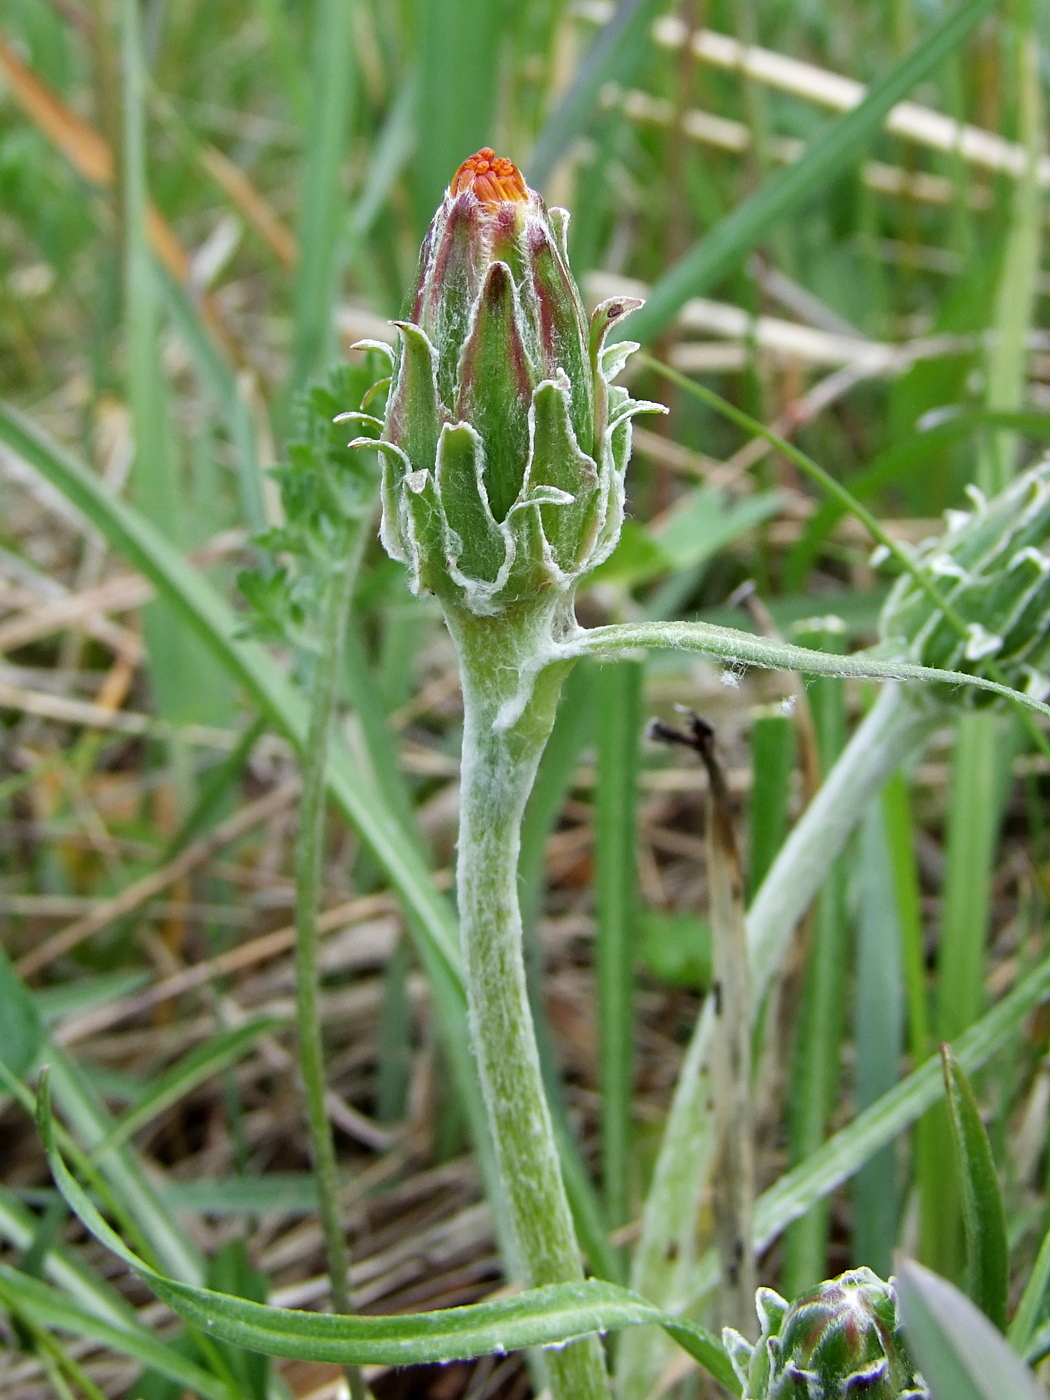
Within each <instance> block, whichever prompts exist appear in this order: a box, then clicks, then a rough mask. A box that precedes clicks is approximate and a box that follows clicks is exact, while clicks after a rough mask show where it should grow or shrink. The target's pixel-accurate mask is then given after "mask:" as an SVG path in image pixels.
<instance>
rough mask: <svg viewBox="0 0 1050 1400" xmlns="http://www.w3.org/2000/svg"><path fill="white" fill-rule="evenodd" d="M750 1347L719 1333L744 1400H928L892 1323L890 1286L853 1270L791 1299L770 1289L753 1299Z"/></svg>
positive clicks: (731, 1334) (893, 1300)
mask: <svg viewBox="0 0 1050 1400" xmlns="http://www.w3.org/2000/svg"><path fill="white" fill-rule="evenodd" d="M755 1305H756V1307H757V1309H758V1317H759V1321H760V1322H761V1324H762V1335H761V1336H760V1337H759V1339H758V1341H757V1343H756V1344H755V1346H754V1347H752V1346H751V1345H750V1343H749V1342H747V1341H746V1340H745V1339H744V1338H743V1337H742V1336H741V1335H740V1333H739V1332H735V1331H734V1330H733V1329H732V1328H731V1327H727V1328H726V1329H725V1331H724V1333H723V1337H724V1339H725V1344H726V1349H727V1350H728V1352H729V1355H730V1358H731V1360H732V1362H733V1367H734V1369H735V1370H736V1373H737V1375H738V1376H739V1377H740V1380H741V1382H742V1383H743V1387H744V1400H928V1396H929V1392H928V1391H927V1389H926V1386H925V1384H924V1383H923V1380H922V1377H921V1376H919V1375H918V1374H917V1373H916V1372H915V1370H914V1369H913V1367H912V1365H911V1362H910V1361H909V1360H908V1356H907V1352H906V1351H905V1349H904V1343H903V1340H902V1337H901V1332H900V1325H899V1323H898V1320H897V1298H896V1295H895V1293H894V1291H893V1286H892V1284H891V1283H883V1281H882V1280H881V1279H880V1278H878V1277H877V1276H876V1275H875V1274H873V1273H872V1271H871V1270H870V1269H852V1270H851V1271H850V1272H849V1273H845V1274H842V1275H841V1276H840V1277H839V1278H836V1279H831V1280H830V1281H829V1282H827V1283H821V1284H818V1285H817V1287H816V1288H813V1289H811V1290H810V1291H809V1292H808V1293H803V1295H802V1296H801V1298H798V1299H796V1301H795V1302H794V1303H791V1304H788V1303H787V1301H786V1300H785V1299H783V1298H781V1296H780V1294H779V1293H774V1291H773V1290H772V1289H771V1288H760V1289H759V1290H758V1293H757V1294H756V1297H755Z"/></svg>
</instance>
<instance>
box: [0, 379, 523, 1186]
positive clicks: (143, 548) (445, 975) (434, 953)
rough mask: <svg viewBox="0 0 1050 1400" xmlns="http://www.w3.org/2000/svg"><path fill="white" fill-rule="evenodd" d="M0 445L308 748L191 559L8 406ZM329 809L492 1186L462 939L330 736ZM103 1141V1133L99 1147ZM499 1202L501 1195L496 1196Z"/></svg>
mask: <svg viewBox="0 0 1050 1400" xmlns="http://www.w3.org/2000/svg"><path fill="white" fill-rule="evenodd" d="M0 441H3V442H5V443H7V445H8V446H9V447H10V448H11V449H12V450H13V451H15V452H16V453H17V454H18V455H19V456H20V457H21V458H22V459H23V460H24V461H26V462H27V463H29V464H30V465H31V466H33V467H34V468H35V469H36V470H37V471H39V472H40V474H41V475H42V476H43V477H44V478H45V479H46V480H48V481H50V482H51V484H52V485H53V486H55V487H56V488H57V489H58V490H59V491H61V492H62V494H63V495H64V496H65V497H66V498H67V499H68V500H69V501H70V502H71V504H73V505H74V506H75V507H76V508H77V509H78V510H80V511H81V512H82V513H83V514H84V516H85V517H86V518H87V519H88V520H90V521H91V523H92V524H93V525H94V526H95V527H96V528H97V529H98V530H99V531H100V532H101V533H102V534H103V535H104V536H105V538H106V539H107V540H108V541H109V543H110V545H111V546H112V547H113V548H114V549H116V550H117V551H118V552H119V553H120V554H122V555H123V556H124V558H125V559H126V560H127V561H128V562H129V563H130V564H132V565H133V566H134V567H136V568H138V569H140V570H141V571H142V573H143V574H144V575H145V576H146V577H147V578H148V579H149V580H150V582H151V583H153V585H154V586H155V587H156V588H157V590H158V592H160V593H161V594H163V595H164V596H165V597H166V598H167V599H168V600H169V601H170V602H171V603H172V605H173V607H174V608H175V609H176V611H177V612H178V614H179V616H180V617H182V618H184V619H185V620H186V622H188V623H189V625H190V626H191V627H192V628H193V629H194V630H195V631H196V632H197V633H198V635H199V636H200V637H202V638H203V640H204V641H205V643H206V644H207V645H208V647H209V648H210V649H211V651H212V652H213V653H214V654H215V655H216V656H217V657H218V659H219V660H220V661H221V662H222V664H223V665H224V666H225V668H226V669H227V671H228V672H229V673H230V674H231V675H232V676H234V677H236V678H237V680H239V681H240V682H241V684H242V685H244V686H245V688H246V689H247V690H248V691H249V692H250V694H251V695H252V697H253V698H254V700H255V702H256V704H258V705H259V707H260V709H262V710H263V712H264V713H265V714H267V715H268V716H269V718H270V719H271V721H272V722H273V724H274V726H275V728H277V729H278V730H279V732H281V733H282V734H284V735H285V736H286V737H287V738H288V739H289V740H290V741H291V742H292V743H293V744H295V745H296V746H297V747H298V748H302V745H303V744H304V743H305V742H306V732H307V720H308V712H307V703H306V699H305V697H304V696H303V695H302V694H301V692H300V691H298V690H297V689H296V687H295V686H294V685H293V684H292V683H291V682H290V681H289V680H288V678H287V677H286V676H285V674H284V673H283V672H282V671H281V669H280V667H279V666H278V665H277V664H276V662H275V661H274V660H273V659H272V658H271V657H270V656H269V654H268V653H267V652H266V651H265V650H264V648H263V647H261V646H260V645H259V644H258V643H256V642H252V641H248V640H245V639H244V638H243V637H242V636H241V628H240V624H239V620H238V617H237V615H236V614H235V613H234V611H233V609H232V608H231V607H230V606H229V604H228V603H226V601H225V600H224V599H223V598H222V597H221V596H220V595H219V594H218V592H217V591H216V590H215V589H214V588H213V587H212V586H211V584H210V583H209V582H208V581H207V579H205V578H204V577H203V575H202V574H200V573H199V571H198V570H196V569H194V568H193V567H192V565H190V564H189V563H188V561H187V560H186V558H185V556H184V555H183V554H182V553H181V552H180V551H179V550H178V549H176V548H175V546H174V545H172V544H171V543H170V541H168V540H166V539H165V538H164V536H163V535H162V534H161V533H160V532H159V531H158V530H157V529H156V528H155V527H154V526H153V525H151V524H150V522H149V521H148V520H146V519H145V518H144V517H143V516H142V515H141V514H140V513H139V512H138V511H136V510H135V509H134V508H133V507H131V506H129V505H127V504H126V503H125V502H123V501H121V500H119V499H118V498H117V497H116V496H114V495H113V493H112V492H110V491H109V490H107V489H106V487H105V485H104V484H103V483H102V482H101V481H100V480H99V479H98V477H97V476H95V475H94V473H92V472H91V471H89V470H88V469H87V467H85V466H84V464H83V463H82V462H80V461H79V460H78V459H77V458H75V457H73V456H72V455H71V454H70V453H69V452H67V451H66V450H65V449H64V448H62V447H60V446H59V445H58V444H57V443H56V442H54V441H53V440H51V439H50V438H48V437H47V436H46V435H45V434H44V433H43V432H41V430H40V429H39V428H37V427H36V426H35V425H34V424H32V423H30V422H29V420H28V419H26V418H25V417H23V415H22V414H20V413H19V412H18V410H17V409H15V408H12V407H11V406H10V405H9V404H4V403H0ZM326 781H327V784H328V791H329V794H330V796H331V798H332V800H333V801H334V802H335V803H336V805H337V806H338V807H339V808H340V810H341V811H342V812H343V814H344V815H345V816H346V818H347V820H348V821H350V822H351V823H352V824H353V825H354V827H355V828H356V829H357V831H358V832H359V833H360V835H361V837H362V839H363V840H364V841H365V843H366V844H367V845H368V847H369V848H370V850H371V851H372V854H373V855H374V856H375V857H376V859H377V860H378V861H379V863H380V864H381V865H382V866H383V868H384V869H385V870H386V872H387V875H388V877H389V879H390V882H391V884H392V885H393V886H394V888H395V889H396V891H397V893H398V896H399V898H400V900H401V903H402V906H403V908H404V910H405V913H406V916H407V918H408V921H409V926H410V928H411V930H412V932H413V934H414V936H415V938H416V941H417V946H418V948H419V952H420V958H421V960H422V962H423V965H424V968H425V970H426V972H427V976H428V978H429V980H430V984H431V986H432V988H433V990H434V997H435V1005H436V1007H437V1011H438V1015H439V1017H440V1024H441V1026H442V1030H443V1033H444V1036H445V1041H446V1046H447V1049H448V1053H449V1059H450V1061H451V1064H452V1068H453V1072H454V1075H455V1079H456V1086H457V1090H458V1092H459V1094H460V1096H461V1099H462V1102H463V1104H464V1106H465V1108H466V1110H467V1112H468V1114H469V1116H470V1121H471V1125H472V1128H473V1132H474V1141H475V1146H476V1148H477V1149H478V1151H479V1154H480V1161H481V1165H482V1171H483V1174H484V1175H485V1178H486V1181H487V1182H488V1183H489V1186H490V1187H491V1188H492V1190H493V1192H494V1191H495V1186H494V1182H495V1175H494V1171H495V1168H494V1163H493V1158H492V1150H491V1144H490V1139H489V1137H488V1132H487V1128H486V1126H485V1117H484V1111H483V1109H482V1105H481V1093H480V1089H479V1087H478V1083H477V1077H476V1072H475V1069H474V1063H473V1059H472V1056H471V1050H470V1044H469V1032H468V1027H467V1015H466V997H465V993H464V990H463V980H462V972H461V962H460V952H459V942H458V932H457V928H456V924H455V920H454V919H453V917H452V911H451V909H450V907H449V905H448V902H447V901H446V900H445V899H443V898H442V897H441V895H439V894H438V892H437V890H436V889H435V887H434V882H433V878H432V875H431V872H430V871H429V869H428V868H427V866H426V864H425V863H424V861H423V859H422V858H421V857H420V855H419V853H418V843H417V842H416V840H415V839H414V837H412V836H409V835H406V833H405V831H404V829H403V827H402V825H401V823H400V822H399V821H398V820H397V819H396V817H395V815H394V814H393V813H392V812H391V811H390V809H389V807H388V806H387V804H386V803H385V802H384V801H383V798H382V795H381V794H380V793H379V792H378V791H377V790H376V789H375V788H374V787H372V786H371V785H370V784H368V783H367V782H366V781H365V780H364V779H363V778H362V776H361V774H360V773H359V771H358V770H357V768H356V767H355V765H354V762H353V759H352V758H351V756H350V753H349V750H348V748H347V746H346V744H345V742H344V741H343V740H342V739H341V737H340V736H339V735H338V734H336V735H333V738H332V741H331V749H330V754H329V762H328V766H327V770H326ZM101 1136H102V1133H96V1134H95V1136H94V1138H93V1141H97V1140H98V1138H99V1137H101ZM493 1199H496V1196H495V1195H493Z"/></svg>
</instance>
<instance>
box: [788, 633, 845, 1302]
mask: <svg viewBox="0 0 1050 1400" xmlns="http://www.w3.org/2000/svg"><path fill="white" fill-rule="evenodd" d="M832 622H834V623H835V625H834V626H833V625H831V624H832ZM796 635H797V637H798V640H799V642H800V643H801V644H802V645H805V646H809V647H815V648H817V649H818V650H820V651H828V652H832V651H836V652H841V650H842V648H843V644H844V640H845V639H844V636H843V629H842V626H841V624H838V622H837V619H827V620H826V621H825V622H824V623H809V624H803V625H802V626H801V627H799V628H798V629H797V633H796ZM809 704H810V708H811V710H812V713H813V722H814V728H815V730H816V736H817V748H818V751H819V754H820V764H821V768H822V769H823V771H824V773H825V774H826V773H828V772H829V771H830V769H831V767H832V765H833V764H834V762H835V759H836V758H837V757H838V755H839V753H841V751H842V748H843V745H844V743H845V733H846V704H845V696H844V694H843V688H842V682H841V681H835V680H831V679H828V678H824V677H821V679H819V680H817V681H815V682H813V684H812V686H811V687H810V690H809ZM848 938H849V924H848V921H847V918H846V856H845V855H843V856H840V857H839V859H838V860H837V861H836V863H835V864H834V865H833V866H832V868H831V870H830V871H829V872H828V875H827V878H826V879H825V881H824V884H823V887H822V889H821V892H820V895H819V897H818V899H817V901H816V904H815V905H814V908H813V913H812V917H811V924H810V929H809V951H808V956H807V959H806V980H805V985H804V987H803V990H802V1000H801V1003H800V1006H799V1014H798V1025H797V1030H796V1036H795V1055H794V1062H793V1065H792V1072H791V1081H790V1082H791V1093H790V1098H789V1104H788V1113H789V1132H790V1140H791V1155H792V1159H793V1161H795V1162H798V1161H802V1160H804V1159H805V1158H806V1157H808V1156H809V1155H810V1153H812V1152H814V1151H815V1150H816V1149H817V1148H818V1147H819V1146H820V1144H821V1142H823V1140H824V1133H825V1129H826V1125H827V1121H828V1117H829V1115H830V1113H831V1111H832V1109H833V1106H834V1104H835V1100H836V1097H837V1093H838V1085H839V1079H840V1077H841V1072H842V1063H841V1051H842V1036H843V1031H844V1029H845V1013H846V963H847V957H848ZM829 1224H830V1222H829V1214H828V1208H827V1206H826V1204H825V1203H824V1202H819V1203H817V1204H816V1205H815V1207H814V1209H813V1210H811V1211H810V1212H809V1213H808V1214H807V1215H806V1217H805V1219H803V1220H800V1221H798V1222H797V1224H795V1225H794V1226H793V1227H792V1229H791V1230H790V1231H789V1232H788V1236H787V1239H786V1240H785V1242H784V1247H785V1253H784V1287H785V1290H786V1293H787V1296H788V1297H789V1298H794V1297H796V1296H797V1295H798V1294H800V1293H802V1292H804V1291H805V1290H806V1289H807V1288H812V1287H813V1286H814V1284H816V1283H818V1282H819V1281H820V1280H821V1279H822V1278H824V1276H825V1274H826V1272H827V1270H826V1267H825V1266H826V1264H827V1250H828V1232H829Z"/></svg>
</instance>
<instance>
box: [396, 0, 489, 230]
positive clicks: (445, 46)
mask: <svg viewBox="0 0 1050 1400" xmlns="http://www.w3.org/2000/svg"><path fill="white" fill-rule="evenodd" d="M501 28H502V26H501V22H500V7H499V5H494V4H493V3H492V0H424V3H423V4H422V5H421V6H420V7H419V33H418V41H417V42H418V54H419V59H418V63H419V78H418V82H419V100H418V101H417V103H416V105H415V119H416V142H415V148H416V157H417V165H416V178H415V209H416V221H417V223H418V225H419V229H420V231H421V232H422V230H423V229H425V228H426V226H427V225H428V224H429V222H430V218H431V215H432V214H433V212H434V209H435V208H436V207H437V205H438V204H440V203H441V197H442V195H443V194H444V191H445V187H446V185H447V184H448V183H449V181H450V180H451V179H452V176H453V175H454V174H455V172H456V169H457V167H458V166H459V165H460V164H461V163H462V162H463V161H464V160H466V158H467V157H468V156H469V155H471V154H472V153H473V152H474V151H476V150H478V149H479V147H481V146H484V145H492V144H493V142H494V140H495V133H494V131H493V122H494V114H495V108H496V93H497V79H498V75H499V70H500V63H499V52H500V33H501ZM464 74H469V75H470V98H469V101H466V100H464V89H463V79H464Z"/></svg>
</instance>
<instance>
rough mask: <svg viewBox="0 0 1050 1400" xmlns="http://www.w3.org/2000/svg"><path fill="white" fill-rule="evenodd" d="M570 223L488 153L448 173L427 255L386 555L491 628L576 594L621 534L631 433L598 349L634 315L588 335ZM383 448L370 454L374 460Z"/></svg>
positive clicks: (623, 308) (400, 414)
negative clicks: (515, 607)
mask: <svg viewBox="0 0 1050 1400" xmlns="http://www.w3.org/2000/svg"><path fill="white" fill-rule="evenodd" d="M567 224H568V215H567V214H566V213H565V211H564V210H561V209H551V210H548V209H547V207H546V206H545V204H544V203H543V200H542V199H541V198H540V196H539V195H538V194H537V193H536V192H535V190H530V189H529V188H528V186H527V185H526V183H525V181H524V179H523V178H522V175H521V172H520V171H519V170H518V169H517V167H516V166H515V165H514V164H513V163H512V162H511V161H509V160H507V159H506V158H504V157H499V156H497V155H496V154H495V153H494V152H493V151H491V150H490V149H488V148H485V149H484V150H481V151H479V152H478V153H477V154H476V155H474V156H471V157H470V159H469V160H466V161H464V163H463V164H462V165H461V166H460V168H459V169H458V170H457V171H456V173H455V175H454V176H453V178H452V182H451V184H450V185H449V188H448V191H447V193H446V195H445V198H444V200H443V201H442V204H441V207H440V208H439V209H438V211H437V213H436V214H435V215H434V219H433V222H432V223H431V225H430V229H429V231H428V233H427V236H426V239H425V241H424V243H423V248H422V252H421V254H420V262H419V275H418V281H417V285H416V291H415V295H414V298H413V301H412V306H411V313H410V316H409V318H408V319H406V320H403V321H398V322H396V323H395V324H396V325H397V327H398V330H399V332H400V344H399V346H398V349H397V352H396V354H395V356H394V363H393V368H392V382H391V390H390V396H389V402H388V407H387V414H386V422H385V424H384V428H383V441H382V443H381V444H380V449H381V451H382V452H383V454H384V463H383V527H382V537H383V543H384V544H385V546H386V548H387V550H388V551H389V553H390V554H392V555H393V556H394V557H395V558H397V559H401V560H403V561H404V562H405V563H406V564H407V565H408V567H409V570H410V572H411V576H412V582H413V586H414V588H415V589H416V590H422V589H427V590H430V591H431V592H434V593H436V594H438V596H439V597H440V598H441V599H442V601H443V602H444V603H445V604H446V605H452V606H457V607H463V608H466V609H468V610H469V611H470V612H473V613H476V614H492V613H497V612H500V611H502V610H503V609H504V608H506V607H507V606H509V605H511V604H514V603H517V602H521V601H525V600H528V599H530V598H534V597H540V596H541V595H544V594H547V595H549V594H550V591H551V590H557V591H558V592H559V593H562V594H568V595H571V593H572V590H573V589H574V587H575V585H576V581H577V580H578V579H579V578H580V576H581V575H582V574H583V573H585V572H586V571H587V570H588V569H590V568H593V567H594V565H595V564H598V563H600V562H601V560H602V559H604V558H605V557H606V556H607V555H608V554H609V552H610V551H611V550H612V548H613V546H614V545H615V543H616V540H617V538H618V536H619V533H620V527H621V524H622V521H623V500H624V490H623V474H624V468H625V466H626V463H627V458H628V455H629V452H630V420H631V418H632V417H633V415H634V414H635V413H638V412H642V411H648V410H659V409H660V406H659V405H656V404H646V403H637V402H635V401H633V400H632V399H631V398H630V396H629V395H628V393H627V391H626V390H625V389H623V388H621V387H620V386H618V385H615V384H613V383H612V380H613V378H614V377H615V375H616V374H617V373H618V372H619V371H620V369H621V368H622V367H623V364H624V362H625V361H626V359H627V357H628V355H629V354H630V353H631V351H632V350H634V349H636V348H637V346H635V345H633V344H632V343H631V342H628V341H621V342H619V343H618V344H614V345H612V346H609V347H606V345H605V338H606V334H607V332H608V330H609V329H610V327H611V326H613V325H615V324H616V322H617V321H619V320H621V319H622V318H623V317H624V316H626V315H628V314H629V313H630V312H631V311H633V310H635V308H636V307H638V306H639V305H640V304H641V303H640V302H638V301H636V300H634V299H632V298H628V297H618V298H614V299H612V300H610V301H607V302H604V303H603V304H602V305H601V306H599V307H598V308H597V309H596V310H595V312H594V313H593V315H592V316H591V317H589V318H588V316H587V314H586V312H585V310H584V306H583V302H582V299H581V297H580V293H579V290H578V288H577V286H576V283H575V281H574V280H573V276H572V273H571V271H570V270H569V261H568V252H567V248H566V228H567ZM369 445H370V446H374V445H375V444H374V443H371V442H370V443H369Z"/></svg>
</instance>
